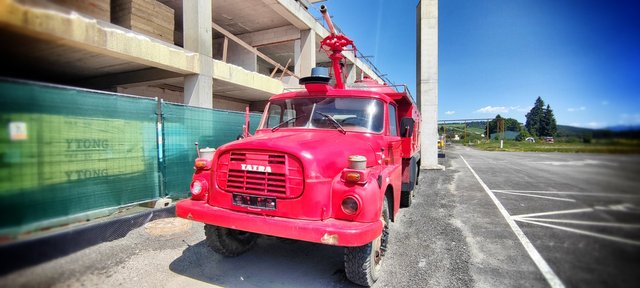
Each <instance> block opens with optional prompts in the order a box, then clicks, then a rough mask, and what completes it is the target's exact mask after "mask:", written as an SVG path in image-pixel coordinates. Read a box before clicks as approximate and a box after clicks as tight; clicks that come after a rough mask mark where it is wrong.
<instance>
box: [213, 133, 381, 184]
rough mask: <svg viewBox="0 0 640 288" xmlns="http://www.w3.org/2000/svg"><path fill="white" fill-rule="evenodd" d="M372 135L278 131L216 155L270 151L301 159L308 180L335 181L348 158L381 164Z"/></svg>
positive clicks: (225, 147)
mask: <svg viewBox="0 0 640 288" xmlns="http://www.w3.org/2000/svg"><path fill="white" fill-rule="evenodd" d="M375 138H377V137H373V136H372V135H369V134H363V133H353V132H347V134H342V133H340V132H339V131H338V130H317V129H316V130H312V131H310V130H298V131H276V132H273V133H270V132H267V133H264V134H259V135H256V136H252V137H249V138H246V139H243V140H239V141H234V142H231V143H229V144H226V145H223V146H221V147H220V148H219V149H218V151H216V155H217V156H219V155H222V154H223V153H224V152H226V151H230V150H268V151H276V152H284V153H288V154H290V155H293V156H295V157H297V158H298V159H299V160H300V161H301V162H302V165H303V167H304V171H305V176H306V177H305V178H306V179H307V180H314V179H316V180H320V179H327V178H329V179H332V178H333V177H335V176H336V175H338V173H339V172H340V171H341V170H342V169H343V168H345V167H347V166H348V157H349V156H351V155H362V156H365V157H367V166H373V165H377V164H378V163H377V161H378V158H380V156H379V155H376V152H380V151H381V150H380V144H378V143H377V141H375Z"/></svg>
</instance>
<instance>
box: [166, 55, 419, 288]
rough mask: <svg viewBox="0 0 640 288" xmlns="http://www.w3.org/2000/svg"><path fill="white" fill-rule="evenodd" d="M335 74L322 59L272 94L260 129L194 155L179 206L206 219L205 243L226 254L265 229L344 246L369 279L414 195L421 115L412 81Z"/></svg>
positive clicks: (358, 275)
mask: <svg viewBox="0 0 640 288" xmlns="http://www.w3.org/2000/svg"><path fill="white" fill-rule="evenodd" d="M335 67H337V66H334V68H335ZM339 73H340V71H339V70H335V69H334V76H335V77H336V78H337V77H342V76H341V75H340V74H339ZM329 80H330V77H329V76H328V70H327V69H326V68H319V69H317V68H314V71H313V72H312V75H311V76H309V77H305V78H302V79H300V84H301V85H303V86H304V87H305V89H304V90H300V91H294V92H287V93H283V94H278V95H275V96H273V97H272V98H271V99H270V100H269V102H268V104H267V105H266V107H265V110H264V113H263V115H262V119H261V122H260V124H259V126H258V129H257V130H256V132H255V135H252V136H250V137H246V138H244V139H240V140H237V141H234V142H231V143H228V144H225V145H223V146H221V147H219V148H218V149H217V150H216V151H215V153H214V154H213V156H211V157H204V158H198V159H196V161H195V165H194V166H195V172H194V175H193V179H192V183H191V193H192V196H191V198H190V199H186V200H182V201H180V202H178V203H177V205H176V214H177V215H178V216H179V217H183V218H186V219H191V220H194V221H198V222H203V223H205V235H206V238H207V244H208V245H209V247H211V248H212V249H213V250H214V251H215V252H217V253H219V254H222V255H225V256H237V255H239V254H242V253H244V252H245V251H247V250H249V249H251V248H252V247H253V246H254V244H255V241H256V239H257V237H258V236H259V235H269V236H276V237H281V238H288V239H295V240H301V241H308V242H315V243H321V244H326V245H336V246H343V247H345V272H346V274H347V277H348V278H349V279H350V280H351V281H353V282H355V283H357V284H360V285H365V286H370V285H372V284H373V283H374V282H375V280H376V279H377V278H378V274H379V269H380V266H381V263H382V259H383V256H384V253H385V251H386V250H387V248H388V247H387V243H388V237H389V229H388V228H389V225H390V222H391V221H393V220H394V218H395V215H396V213H397V212H398V210H399V208H400V207H401V206H405V207H408V206H409V205H410V204H411V198H412V193H413V190H414V186H415V185H416V183H417V178H418V167H419V162H420V152H419V147H420V143H419V139H420V135H419V131H420V130H419V126H420V125H419V123H420V115H419V112H418V110H417V107H416V105H415V104H414V102H413V99H412V97H411V95H410V94H409V93H408V91H407V90H406V87H405V88H404V89H403V90H401V91H398V90H396V89H394V88H392V87H390V86H387V85H386V84H380V83H377V82H376V81H374V80H372V79H363V80H361V81H357V82H356V83H352V84H349V86H348V87H344V86H341V85H338V84H336V86H334V87H332V86H331V85H330V84H329Z"/></svg>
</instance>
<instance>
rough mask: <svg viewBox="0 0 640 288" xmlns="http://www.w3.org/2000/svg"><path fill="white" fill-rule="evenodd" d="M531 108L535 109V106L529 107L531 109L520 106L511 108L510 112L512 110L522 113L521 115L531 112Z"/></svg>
mask: <svg viewBox="0 0 640 288" xmlns="http://www.w3.org/2000/svg"><path fill="white" fill-rule="evenodd" d="M531 108H533V106H529V107H520V105H518V106H511V107H509V110H511V111H516V112H520V113H525V112H529V111H531Z"/></svg>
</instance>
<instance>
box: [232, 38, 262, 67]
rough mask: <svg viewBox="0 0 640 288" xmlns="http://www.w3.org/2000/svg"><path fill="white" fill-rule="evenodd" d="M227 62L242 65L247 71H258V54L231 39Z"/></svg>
mask: <svg viewBox="0 0 640 288" xmlns="http://www.w3.org/2000/svg"><path fill="white" fill-rule="evenodd" d="M227 51H228V52H227V63H229V64H233V65H236V66H240V67H242V68H244V69H246V70H247V71H251V72H257V71H258V55H256V54H254V53H253V52H252V51H249V50H247V49H245V48H244V47H243V46H242V45H240V44H238V43H236V42H233V41H229V49H228V50H227Z"/></svg>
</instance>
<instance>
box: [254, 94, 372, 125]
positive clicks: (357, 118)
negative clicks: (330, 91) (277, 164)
mask: <svg viewBox="0 0 640 288" xmlns="http://www.w3.org/2000/svg"><path fill="white" fill-rule="evenodd" d="M383 113H384V105H383V103H382V102H381V101H380V100H376V99H364V98H333V97H332V98H295V99H285V100H274V101H271V102H270V103H269V108H268V109H267V118H266V120H265V122H264V123H263V125H262V128H271V129H274V130H276V129H279V128H320V129H340V128H338V126H341V128H343V129H344V130H345V131H356V132H374V133H379V132H382V127H383V123H384V122H383V118H384V117H383V115H384V114H383ZM327 116H330V118H333V120H335V121H336V122H338V124H340V125H336V123H332V122H333V120H332V119H330V118H329V117H327Z"/></svg>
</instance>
